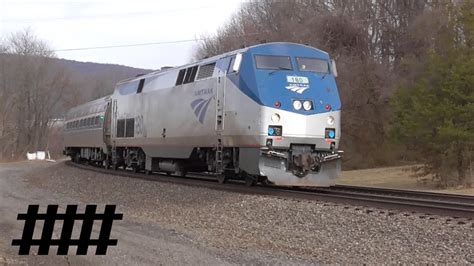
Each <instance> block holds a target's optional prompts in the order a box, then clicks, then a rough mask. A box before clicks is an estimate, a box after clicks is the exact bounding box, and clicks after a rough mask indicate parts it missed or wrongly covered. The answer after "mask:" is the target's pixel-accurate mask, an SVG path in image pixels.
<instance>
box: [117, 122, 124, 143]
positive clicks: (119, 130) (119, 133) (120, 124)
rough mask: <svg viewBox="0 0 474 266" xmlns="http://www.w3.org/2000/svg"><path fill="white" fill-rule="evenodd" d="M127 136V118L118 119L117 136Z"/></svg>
mask: <svg viewBox="0 0 474 266" xmlns="http://www.w3.org/2000/svg"><path fill="white" fill-rule="evenodd" d="M123 137H125V119H119V120H117V138H123Z"/></svg>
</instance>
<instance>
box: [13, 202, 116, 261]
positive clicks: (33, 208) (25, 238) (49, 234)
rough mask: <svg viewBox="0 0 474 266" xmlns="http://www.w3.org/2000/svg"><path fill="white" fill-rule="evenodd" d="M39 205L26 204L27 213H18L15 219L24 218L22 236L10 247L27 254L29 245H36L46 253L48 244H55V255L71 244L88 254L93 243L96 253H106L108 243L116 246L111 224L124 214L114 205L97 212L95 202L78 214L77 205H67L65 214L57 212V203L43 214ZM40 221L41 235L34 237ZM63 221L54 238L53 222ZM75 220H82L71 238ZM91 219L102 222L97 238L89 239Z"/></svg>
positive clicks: (77, 253) (92, 224) (83, 253)
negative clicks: (56, 248)
mask: <svg viewBox="0 0 474 266" xmlns="http://www.w3.org/2000/svg"><path fill="white" fill-rule="evenodd" d="M38 210H39V205H29V206H28V211H27V212H26V213H20V214H18V218H17V220H24V221H25V226H24V228H23V234H22V236H21V239H14V240H13V241H12V245H13V246H20V250H19V252H18V255H28V254H29V253H30V248H31V246H38V255H48V253H49V248H50V247H51V246H57V247H58V252H57V255H67V253H68V250H69V247H70V246H77V251H76V255H87V250H88V248H89V246H96V247H97V248H96V252H95V254H96V255H105V254H106V253H107V248H108V247H109V246H116V245H117V242H118V240H117V239H110V232H111V230H112V223H113V221H114V220H122V217H123V214H121V213H115V205H106V206H105V210H104V213H96V210H97V205H87V206H86V210H85V212H84V213H77V205H67V207H66V212H65V213H58V205H48V208H47V210H46V213H38ZM39 220H43V221H44V224H43V230H42V232H41V238H39V239H33V234H34V230H35V224H36V221H39ZM58 220H59V221H61V220H62V221H63V224H62V229H61V236H60V237H59V238H58V239H53V230H54V224H55V223H56V221H58ZM76 221H82V227H81V231H80V235H79V238H78V239H72V232H73V228H74V224H75V222H76ZM94 221H102V223H101V227H100V232H99V238H98V239H91V233H92V227H93V226H94Z"/></svg>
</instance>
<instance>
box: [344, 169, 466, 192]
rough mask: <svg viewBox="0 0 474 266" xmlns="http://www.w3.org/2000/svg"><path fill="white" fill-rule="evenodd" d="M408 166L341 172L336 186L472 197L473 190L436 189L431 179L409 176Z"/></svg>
mask: <svg viewBox="0 0 474 266" xmlns="http://www.w3.org/2000/svg"><path fill="white" fill-rule="evenodd" d="M411 174H412V173H411V171H410V166H399V167H386V168H373V169H363V170H351V171H343V172H342V178H341V179H340V180H339V182H338V184H341V185H355V186H373V187H385V188H399V189H411V190H427V191H434V192H443V193H455V194H466V195H474V188H451V189H438V188H436V184H435V183H433V182H432V181H431V178H429V177H428V178H417V177H413V176H411Z"/></svg>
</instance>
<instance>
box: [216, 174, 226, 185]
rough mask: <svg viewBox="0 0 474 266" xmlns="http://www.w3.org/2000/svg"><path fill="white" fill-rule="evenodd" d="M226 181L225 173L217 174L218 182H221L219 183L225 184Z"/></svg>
mask: <svg viewBox="0 0 474 266" xmlns="http://www.w3.org/2000/svg"><path fill="white" fill-rule="evenodd" d="M226 181H227V178H226V176H225V175H218V176H217V182H219V184H224V183H225V182H226Z"/></svg>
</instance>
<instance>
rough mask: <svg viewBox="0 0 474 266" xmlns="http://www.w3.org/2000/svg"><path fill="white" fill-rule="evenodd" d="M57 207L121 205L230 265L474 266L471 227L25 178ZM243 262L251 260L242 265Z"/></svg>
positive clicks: (116, 184) (69, 175) (105, 181)
mask: <svg viewBox="0 0 474 266" xmlns="http://www.w3.org/2000/svg"><path fill="white" fill-rule="evenodd" d="M24 180H25V181H26V183H27V185H28V187H30V188H31V189H39V190H42V191H47V192H48V193H49V194H50V195H52V197H53V198H55V199H57V200H58V201H59V202H67V203H71V202H73V203H76V204H91V203H97V204H116V205H117V207H118V209H119V210H120V211H121V212H123V213H124V220H129V221H133V222H135V223H140V222H141V221H146V222H153V223H156V224H157V225H159V226H160V227H163V228H167V229H169V230H173V231H174V232H176V234H179V235H182V236H183V237H185V238H186V239H187V240H189V241H191V242H193V243H195V245H196V246H197V247H202V248H206V249H210V250H214V251H215V252H218V253H219V252H220V253H225V254H228V260H227V261H228V262H231V263H252V261H253V260H252V256H254V257H255V261H259V262H264V263H273V262H282V263H284V264H286V263H288V262H295V263H323V264H327V263H341V264H348V263H368V264H379V263H420V262H422V263H456V264H472V263H474V228H473V227H472V223H466V224H457V223H456V222H455V221H453V222H447V221H446V218H445V217H431V218H430V217H425V218H420V217H419V216H420V215H409V216H405V215H404V214H403V213H390V215H389V214H388V213H389V212H388V211H384V213H380V211H381V210H374V211H373V212H368V211H367V209H365V208H356V207H348V206H339V205H334V204H330V203H324V202H308V201H296V200H287V199H279V198H275V197H270V196H258V195H246V194H239V193H234V192H226V191H219V190H213V189H207V188H202V187H190V186H184V185H176V184H169V183H162V182H154V181H147V180H141V179H133V178H126V177H120V176H113V175H106V174H99V173H95V172H90V171H87V170H81V169H78V168H75V167H72V166H67V165H65V164H64V163H57V164H50V165H48V166H47V167H44V168H43V169H41V170H39V171H35V172H34V173H31V174H28V175H26V176H25V177H24ZM240 254H249V255H248V256H247V258H246V259H245V260H240V259H239V257H240Z"/></svg>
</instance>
